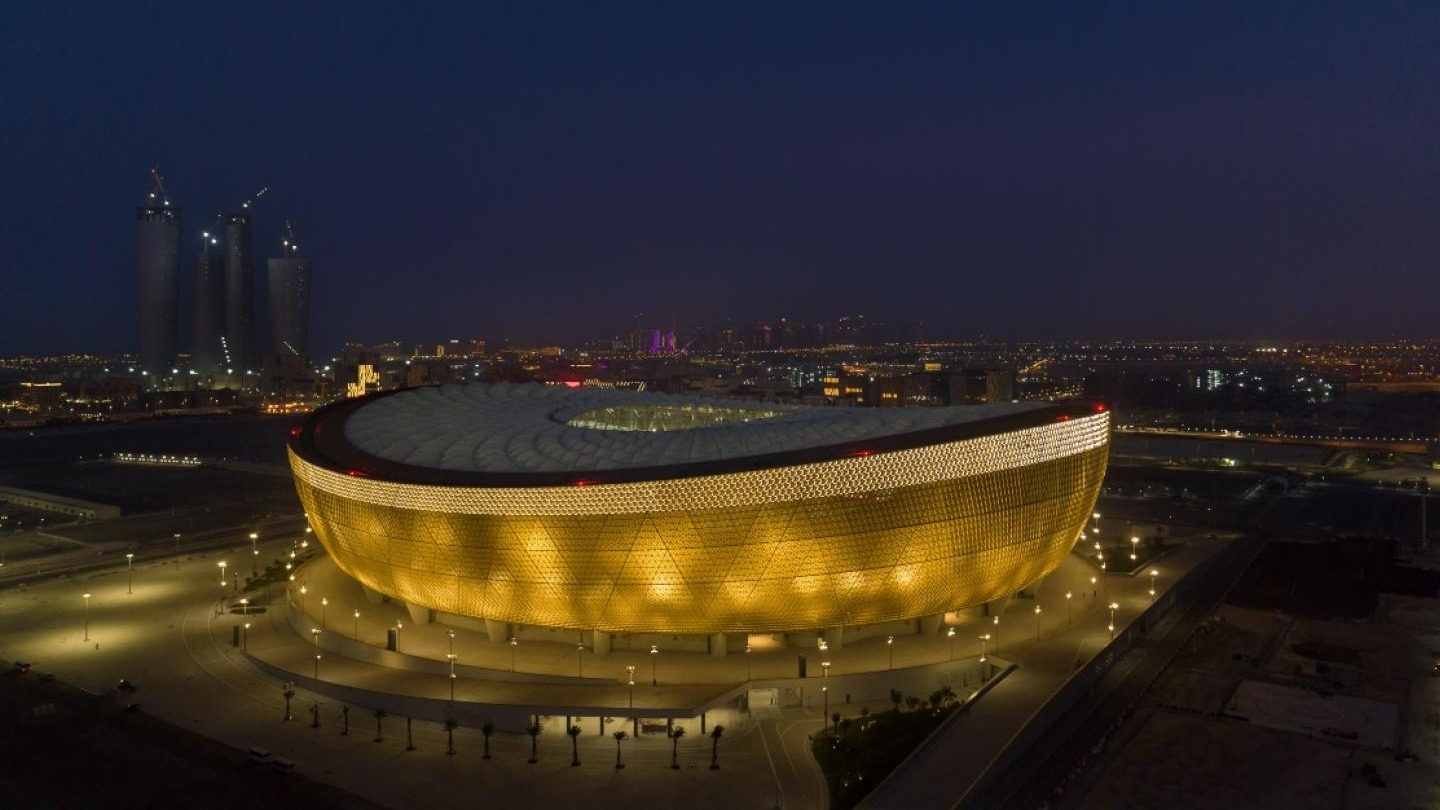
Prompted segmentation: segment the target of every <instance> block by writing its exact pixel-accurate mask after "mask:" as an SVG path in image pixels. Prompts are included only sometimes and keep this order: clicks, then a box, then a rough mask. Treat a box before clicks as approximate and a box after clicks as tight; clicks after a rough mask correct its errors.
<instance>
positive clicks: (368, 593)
mask: <svg viewBox="0 0 1440 810" xmlns="http://www.w3.org/2000/svg"><path fill="white" fill-rule="evenodd" d="M360 590H361V591H363V592H364V593H365V601H367V602H369V603H370V604H372V605H378V604H380V603H381V602H384V601H385V594H383V593H380V592H379V591H377V590H374V589H372V588H367V587H365V586H364V585H361V586H360Z"/></svg>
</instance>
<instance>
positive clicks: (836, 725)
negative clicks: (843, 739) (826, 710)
mask: <svg viewBox="0 0 1440 810" xmlns="http://www.w3.org/2000/svg"><path fill="white" fill-rule="evenodd" d="M830 728H831V729H833V730H835V731H837V732H838V731H839V730H840V712H838V711H834V712H831V713H830Z"/></svg>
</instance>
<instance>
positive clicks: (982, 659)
mask: <svg viewBox="0 0 1440 810" xmlns="http://www.w3.org/2000/svg"><path fill="white" fill-rule="evenodd" d="M989 640H990V634H989V633H986V634H985V635H983V636H981V637H980V663H982V664H983V663H985V642H987V641H989Z"/></svg>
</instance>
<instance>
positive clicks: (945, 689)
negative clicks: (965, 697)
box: [940, 684, 960, 703]
mask: <svg viewBox="0 0 1440 810" xmlns="http://www.w3.org/2000/svg"><path fill="white" fill-rule="evenodd" d="M940 697H941V699H942V702H944V703H956V702H958V701H959V700H960V698H959V696H958V695H956V694H955V690H954V689H951V688H950V685H949V684H946V685H944V686H942V687H940Z"/></svg>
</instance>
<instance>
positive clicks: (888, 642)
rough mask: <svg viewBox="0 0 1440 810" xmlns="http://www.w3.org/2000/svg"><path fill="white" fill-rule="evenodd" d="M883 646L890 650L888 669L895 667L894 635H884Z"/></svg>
mask: <svg viewBox="0 0 1440 810" xmlns="http://www.w3.org/2000/svg"><path fill="white" fill-rule="evenodd" d="M885 647H886V648H887V649H888V650H889V651H890V667H889V668H890V669H894V668H895V637H894V636H886V637H885Z"/></svg>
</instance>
